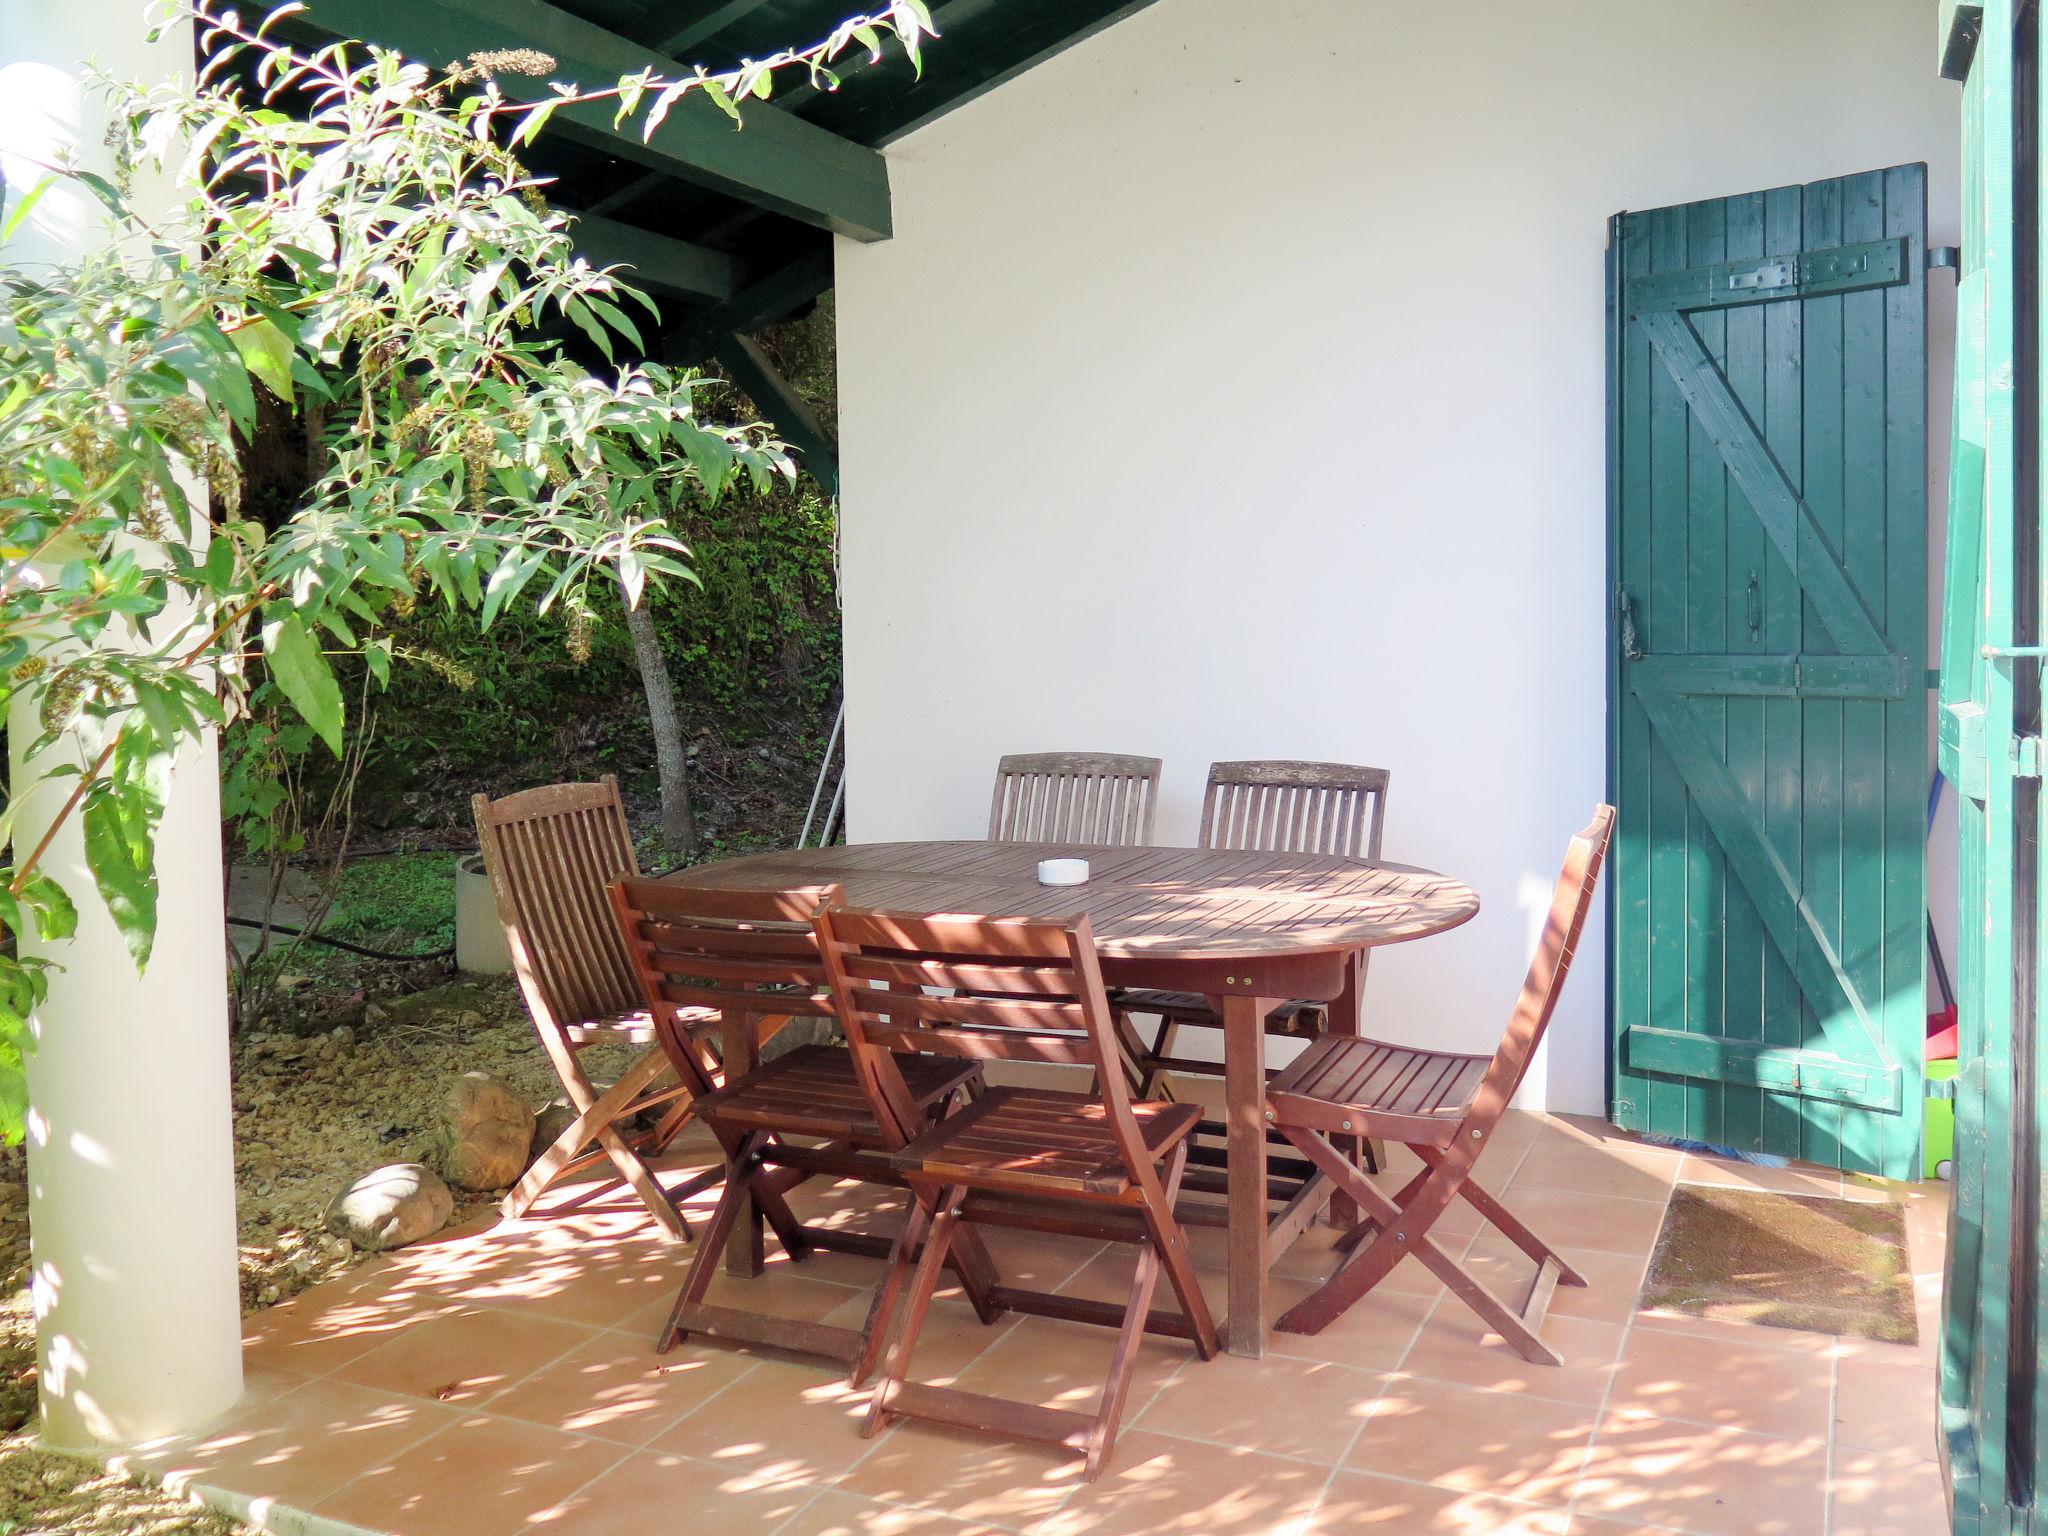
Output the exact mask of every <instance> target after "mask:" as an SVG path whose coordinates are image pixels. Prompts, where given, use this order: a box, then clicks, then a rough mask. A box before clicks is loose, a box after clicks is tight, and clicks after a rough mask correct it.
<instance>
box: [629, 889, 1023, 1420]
mask: <svg viewBox="0 0 2048 1536" xmlns="http://www.w3.org/2000/svg"><path fill="white" fill-rule="evenodd" d="M838 894H839V892H838V888H837V887H836V886H828V887H820V888H813V889H805V890H791V891H746V890H700V889H692V888H690V887H686V886H681V885H674V884H669V883H667V882H664V881H654V880H621V881H619V882H618V883H617V884H615V885H614V886H612V888H611V901H612V907H613V911H614V913H615V915H616V919H617V924H618V928H619V931H620V933H621V934H622V935H623V936H624V940H625V947H626V950H627V952H628V954H629V955H630V957H631V960H632V964H633V967H634V971H635V973H636V975H637V976H638V978H639V982H640V985H641V987H642V989H643V992H644V994H645V997H646V1000H647V1004H648V1008H649V1010H650V1012H651V1013H652V1015H653V1017H654V1021H655V1027H656V1030H657V1032H658V1034H659V1037H660V1040H661V1043H662V1045H663V1047H664V1048H665V1049H666V1050H667V1051H668V1053H669V1056H670V1059H671V1060H672V1061H673V1062H674V1064H675V1069H676V1074H677V1076H678V1077H679V1078H681V1080H682V1082H683V1083H684V1085H685V1086H686V1087H687V1088H688V1089H689V1090H690V1093H691V1096H692V1108H693V1109H694V1111H695V1113H696V1114H697V1116H698V1117H699V1118H700V1119H701V1120H702V1121H703V1122H704V1124H705V1125H707V1126H708V1127H710V1129H711V1132H712V1134H713V1135H714V1136H716V1137H717V1139H718V1143H719V1146H720V1148H721V1149H722V1150H723V1151H724V1153H725V1162H726V1170H727V1171H726V1181H725V1189H724V1191H723V1192H722V1193H721V1195H720V1196H719V1200H718V1205H717V1207H716V1208H715V1209H714V1210H713V1212H712V1215H711V1220H710V1223H709V1225H708V1226H707V1228H706V1230H705V1233H704V1241H703V1242H702V1243H701V1244H700V1245H699V1247H698V1250H697V1253H696V1255H695V1257H694V1259H693V1260H692V1262H691V1264H690V1268H689V1272H688V1274H687V1276H686V1277H685V1279H684V1281H683V1285H682V1288H681V1290H680V1291H679V1292H678V1293H677V1296H676V1303H675V1306H674V1308H673V1309H672V1310H671V1311H670V1313H669V1317H668V1321H667V1323H665V1324H664V1325H663V1327H662V1331H661V1335H660V1338H659V1340H658V1341H657V1344H656V1348H657V1351H659V1352H666V1351H668V1350H670V1349H672V1348H674V1347H675V1345H676V1343H677V1342H678V1341H679V1340H681V1339H683V1338H686V1337H688V1336H690V1335H692V1334H701V1335H704V1336H706V1337H709V1338H715V1339H723V1340H729V1341H733V1342H738V1343H746V1344H758V1345H766V1346H768V1347H770V1348H775V1349H787V1350H795V1351H798V1352H801V1353H805V1354H813V1355H822V1356H824V1357H826V1358H828V1359H834V1360H840V1361H843V1362H845V1363H846V1364H848V1365H849V1366H850V1367H851V1368H852V1377H853V1381H854V1383H855V1384H856V1385H858V1384H859V1383H860V1382H862V1381H863V1380H865V1379H866V1377H867V1376H868V1374H869V1373H870V1372H871V1371H872V1370H873V1368H874V1365H875V1351H877V1350H879V1348H880V1342H881V1341H880V1336H879V1334H878V1333H877V1332H876V1330H875V1329H874V1327H873V1323H874V1321H875V1317H876V1316H877V1315H879V1314H877V1313H871V1314H870V1317H869V1321H868V1323H867V1324H866V1325H864V1326H863V1327H861V1328H857V1329H856V1328H840V1327H831V1326H828V1325H826V1324H823V1323H810V1322H798V1321H792V1320H790V1319H786V1318H778V1317H771V1316H768V1315H766V1314H762V1313H756V1312H749V1311H746V1310H743V1309H741V1308H737V1307H726V1306H716V1305H712V1304H710V1303H708V1302H706V1301H705V1299H704V1298H705V1295H706V1294H707V1292H708V1291H709V1290H710V1288H711V1282H712V1280H713V1278H714V1277H715V1275H716V1274H717V1270H718V1264H719V1260H720V1256H721V1254H722V1253H723V1254H727V1255H728V1256H729V1257H731V1258H734V1259H736V1260H737V1263H736V1264H735V1265H734V1266H733V1267H734V1268H736V1269H738V1270H740V1271H742V1272H751V1273H758V1272H759V1270H760V1268H761V1261H762V1252H761V1246H762V1238H761V1229H762V1227H763V1225H764V1223H765V1225H766V1227H767V1228H768V1229H770V1230H772V1231H773V1232H774V1233H775V1236H776V1240H777V1241H778V1242H779V1243H780V1244H781V1245H782V1248H783V1251H784V1252H786V1253H787V1254H788V1255H789V1258H790V1260H791V1262H793V1263H801V1262H802V1261H803V1260H804V1259H806V1258H808V1257H809V1256H810V1254H811V1252H812V1251H813V1250H815V1249H829V1250H833V1251H837V1252H841V1253H863V1254H868V1255H871V1256H873V1257H876V1258H883V1257H887V1256H888V1255H889V1254H890V1253H891V1252H892V1251H893V1249H894V1241H895V1240H894V1239H892V1238H890V1237H884V1236H881V1235H878V1234H874V1233H868V1232H859V1231H852V1230H847V1229H842V1228H828V1227H823V1226H816V1225H813V1226H806V1225H804V1224H802V1223H801V1222H799V1221H798V1220H797V1218H796V1216H795V1215H794V1213H793V1212H792V1211H791V1210H790V1208H789V1204H788V1201H787V1199H786V1197H787V1195H788V1193H789V1191H790V1190H791V1189H793V1188H794V1187H796V1186H797V1185H798V1184H800V1183H802V1182H803V1181H804V1180H805V1179H808V1178H810V1177H813V1176H814V1175H820V1174H824V1175H829V1176H831V1177H834V1178H855V1179H864V1180H866V1181H867V1182H869V1183H875V1184H886V1185H891V1186H893V1187H895V1188H898V1189H901V1188H903V1186H904V1180H903V1178H902V1177H901V1175H900V1174H898V1173H897V1172H896V1170H895V1168H894V1167H893V1166H892V1164H891V1163H890V1161H889V1159H888V1157H887V1156H886V1153H887V1152H888V1151H889V1150H892V1149H894V1148H896V1147H900V1146H901V1145H902V1144H903V1141H904V1136H903V1134H902V1133H901V1132H900V1130H899V1129H898V1127H897V1126H896V1124H895V1122H894V1121H893V1120H892V1121H891V1122H890V1125H889V1130H888V1131H887V1132H886V1133H885V1132H884V1130H883V1128H882V1125H881V1123H880V1122H879V1121H878V1120H877V1118H876V1115H875V1113H874V1111H873V1109H872V1107H871V1106H870V1104H869V1100H868V1096H867V1094H866V1092H865V1091H864V1090H863V1089H862V1087H861V1084H860V1081H859V1078H858V1076H857V1074H856V1071H855V1067H854V1062H853V1058H852V1056H851V1055H850V1054H849V1053H848V1051H847V1049H846V1048H845V1047H844V1046H839V1045H805V1046H800V1047H798V1048H797V1049H796V1050H794V1051H791V1052H789V1053H787V1054H786V1055H783V1056H779V1057H777V1058H776V1059H775V1060H773V1061H771V1062H768V1063H766V1064H760V1063H759V1062H758V1061H757V1060H756V1059H755V1058H754V1056H753V1054H752V1048H753V1046H754V1045H755V1043H757V1042H758V1041H759V1040H761V1039H763V1038H765V1037H766V1036H767V1035H768V1034H769V1033H770V1032H772V1031H773V1030H774V1029H776V1028H779V1027H780V1026H781V1025H782V1023H783V1022H785V1021H786V1020H787V1019H790V1018H831V1017H833V1016H834V1013H835V1010H834V1006H833V1001H832V997H831V993H830V991H829V989H828V988H827V986H826V982H825V972H824V967H823V965H822V964H821V963H820V961H819V958H818V941H817V937H816V934H815V933H814V931H813V929H812V926H811V919H812V916H813V914H815V913H816V912H817V911H818V909H819V907H820V906H821V905H822V904H823V903H825V902H827V901H831V900H836V899H837V897H838ZM702 1010H713V1011H715V1012H717V1013H718V1015H719V1016H720V1017H721V1018H722V1019H723V1020H724V1023H725V1030H726V1035H725V1039H726V1048H725V1082H724V1085H723V1086H718V1085H717V1083H716V1082H715V1080H714V1076H713V1067H712V1064H711V1062H710V1061H709V1059H708V1056H707V1054H706V1052H705V1048H704V1042H703V1040H702V1038H701V1034H700V1032H699V1031H698V1030H696V1029H695V1028H694V1027H693V1025H692V1023H691V1020H692V1018H693V1017H694V1016H695V1015H696V1013H698V1012H699V1011H702ZM980 1075H981V1069H980V1066H979V1064H978V1063H976V1062H973V1061H961V1060H941V1059H938V1058H930V1059H927V1060H925V1061H922V1062H919V1063H916V1064H915V1065H914V1068H913V1070H912V1071H910V1072H909V1073H907V1074H906V1092H907V1100H906V1102H907V1103H908V1105H909V1106H910V1108H909V1114H910V1119H911V1122H912V1124H913V1125H915V1126H916V1127H917V1128H918V1129H922V1128H923V1126H924V1125H926V1124H928V1123H929V1122H930V1120H931V1118H932V1117H933V1116H934V1115H938V1114H944V1113H946V1112H948V1111H950V1110H952V1109H954V1108H956V1107H957V1106H958V1105H959V1104H960V1103H961V1102H963V1101H964V1098H965V1095H966V1093H967V1091H968V1090H969V1088H970V1087H972V1086H975V1085H977V1083H978V1079H979V1078H980ZM796 1138H801V1139H800V1140H799V1139H796ZM905 1203H906V1206H907V1205H908V1204H909V1202H908V1201H907V1200H906V1202H905ZM970 1257H972V1256H970ZM968 1269H969V1273H968V1276H967V1279H968V1291H969V1295H970V1296H971V1297H975V1298H977V1299H978V1301H979V1303H980V1304H981V1305H982V1306H983V1307H985V1308H987V1309H988V1310H987V1316H988V1317H989V1318H991V1319H993V1318H994V1316H995V1315H996V1314H995V1311H994V1308H993V1305H992V1304H991V1303H990V1302H989V1300H988V1291H989V1286H990V1285H991V1284H992V1283H993V1281H992V1277H990V1276H989V1275H988V1274H987V1272H986V1270H985V1269H983V1270H975V1269H974V1268H973V1266H972V1264H971V1263H970V1264H969V1265H968ZM878 1304H879V1293H878ZM871 1340H872V1343H870V1341H871Z"/></svg>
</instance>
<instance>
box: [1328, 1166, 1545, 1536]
mask: <svg viewBox="0 0 2048 1536" xmlns="http://www.w3.org/2000/svg"><path fill="white" fill-rule="evenodd" d="M1535 1149H1536V1141H1535V1139H1533V1138H1532V1139H1531V1141H1530V1142H1529V1145H1528V1146H1526V1147H1524V1148H1523V1149H1522V1155H1521V1156H1520V1157H1519V1158H1517V1159H1516V1161H1515V1166H1514V1169H1513V1171H1512V1172H1510V1173H1509V1174H1508V1176H1507V1177H1506V1178H1505V1179H1503V1180H1501V1187H1502V1188H1503V1189H1505V1188H1507V1187H1508V1185H1510V1184H1512V1183H1513V1182H1514V1181H1515V1177H1516V1175H1517V1174H1519V1173H1520V1172H1521V1171H1522V1167H1523V1165H1524V1164H1526V1163H1527V1162H1528V1161H1529V1154H1530V1153H1531V1152H1533V1151H1535ZM1475 1161H1476V1160H1475ZM1489 1225H1490V1223H1488V1222H1486V1221H1485V1220H1484V1218H1482V1219H1481V1221H1480V1226H1479V1230H1478V1231H1477V1232H1475V1233H1473V1234H1472V1235H1471V1236H1470V1237H1469V1238H1467V1239H1466V1241H1465V1246H1464V1247H1463V1248H1462V1249H1460V1250H1459V1253H1458V1257H1459V1259H1460V1260H1461V1261H1463V1260H1465V1259H1469V1258H1470V1257H1471V1256H1472V1250H1473V1248H1474V1247H1476V1246H1477V1245H1478V1242H1479V1239H1480V1238H1482V1237H1484V1236H1485V1235H1486V1231H1487V1227H1488V1226H1489ZM1331 1273H1332V1276H1333V1277H1334V1275H1335V1270H1334V1269H1333V1270H1332V1272H1331ZM1364 1299H1365V1298H1364V1297H1362V1296H1361V1297H1360V1298H1359V1300H1360V1301H1363V1300H1364ZM1450 1299H1451V1293H1450V1291H1449V1289H1448V1288H1446V1289H1444V1290H1443V1291H1442V1292H1440V1293H1439V1294H1438V1296H1437V1297H1436V1299H1435V1300H1434V1301H1432V1302H1431V1303H1430V1304H1429V1307H1428V1308H1427V1309H1426V1310H1425V1311H1424V1312H1423V1314H1422V1316H1421V1318H1420V1319H1419V1320H1418V1321H1417V1322H1416V1324H1415V1329H1414V1331H1413V1332H1412V1333H1410V1334H1409V1335H1408V1342H1407V1343H1406V1344H1405V1345H1403V1346H1402V1348H1401V1353H1400V1354H1398V1355H1396V1356H1395V1357H1394V1368H1393V1369H1392V1370H1391V1371H1388V1372H1386V1373H1385V1374H1384V1376H1383V1378H1382V1381H1381V1385H1380V1390H1379V1392H1378V1394H1377V1395H1376V1396H1375V1397H1374V1398H1373V1400H1372V1402H1371V1403H1370V1404H1368V1405H1367V1407H1366V1410H1365V1412H1364V1413H1363V1414H1362V1415H1361V1416H1360V1417H1359V1420H1358V1427H1357V1428H1356V1429H1354V1430H1352V1432H1351V1438H1350V1439H1348V1440H1346V1441H1345V1442H1344V1449H1343V1450H1341V1451H1339V1452H1338V1453H1337V1459H1336V1461H1335V1462H1333V1463H1332V1464H1331V1466H1330V1471H1329V1474H1328V1475H1327V1476H1326V1477H1324V1479H1323V1486H1322V1487H1321V1488H1319V1489H1317V1490H1316V1497H1315V1502H1314V1503H1312V1504H1310V1505H1309V1507H1308V1509H1307V1511H1306V1512H1305V1513H1304V1514H1303V1516H1302V1523H1303V1527H1305V1526H1306V1524H1307V1522H1309V1521H1311V1520H1313V1519H1314V1518H1315V1517H1316V1516H1317V1515H1318V1514H1320V1513H1322V1509H1323V1506H1324V1505H1325V1504H1327V1503H1328V1502H1329V1499H1330V1489H1331V1488H1332V1487H1333V1486H1334V1485H1335V1484H1336V1481H1337V1474H1338V1473H1340V1472H1342V1471H1344V1470H1345V1465H1346V1463H1348V1462H1349V1461H1350V1460H1351V1453H1352V1452H1353V1451H1355V1450H1357V1449H1358V1442H1359V1441H1360V1440H1361V1439H1363V1438H1364V1437H1365V1432H1366V1430H1367V1429H1368V1428H1369V1427H1371V1424H1372V1420H1373V1414H1374V1413H1375V1412H1376V1411H1377V1410H1378V1408H1379V1406H1380V1404H1381V1403H1383V1402H1385V1401H1386V1400H1387V1393H1389V1392H1390V1391H1392V1390H1393V1387H1394V1383H1395V1382H1396V1381H1399V1380H1410V1381H1412V1380H1416V1379H1418V1378H1416V1377H1413V1376H1408V1377H1403V1376H1402V1375H1400V1370H1401V1367H1402V1365H1404V1364H1405V1363H1406V1362H1407V1359H1408V1357H1409V1355H1411V1354H1413V1353H1414V1351H1415V1346H1416V1345H1417V1344H1419V1343H1420V1342H1421V1341H1422V1335H1423V1332H1424V1330H1425V1329H1427V1328H1428V1327H1429V1324H1430V1320H1431V1319H1432V1318H1434V1317H1435V1316H1436V1315H1437V1313H1439V1312H1441V1311H1442V1310H1443V1307H1444V1303H1446V1302H1447V1301H1449V1300H1450ZM1425 1486H1432V1487H1433V1486H1434V1485H1433V1484H1429V1485H1425ZM1567 1518H1569V1512H1567Z"/></svg>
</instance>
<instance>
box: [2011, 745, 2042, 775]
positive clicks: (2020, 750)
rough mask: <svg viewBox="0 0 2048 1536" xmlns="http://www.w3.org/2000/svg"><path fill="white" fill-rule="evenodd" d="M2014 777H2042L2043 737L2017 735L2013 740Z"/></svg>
mask: <svg viewBox="0 0 2048 1536" xmlns="http://www.w3.org/2000/svg"><path fill="white" fill-rule="evenodd" d="M2012 771H2013V777H2015V778H2020V779H2038V778H2039V777H2041V738H2040V737H2038V736H2015V737H2014V738H2013V740H2012Z"/></svg>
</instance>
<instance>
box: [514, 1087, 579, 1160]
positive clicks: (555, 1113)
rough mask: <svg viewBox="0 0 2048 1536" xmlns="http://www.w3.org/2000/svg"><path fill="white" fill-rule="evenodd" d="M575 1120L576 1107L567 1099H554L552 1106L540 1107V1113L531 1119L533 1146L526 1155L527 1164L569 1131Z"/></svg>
mask: <svg viewBox="0 0 2048 1536" xmlns="http://www.w3.org/2000/svg"><path fill="white" fill-rule="evenodd" d="M575 1119H576V1106H575V1105H573V1104H571V1103H570V1102H569V1101H568V1100H567V1099H556V1100H555V1101H554V1102H553V1103H552V1104H545V1105H542V1106H541V1112H540V1113H539V1114H538V1115H535V1116H534V1118H533V1146H532V1148H531V1149H530V1150H529V1152H528V1153H527V1159H526V1160H527V1162H528V1163H529V1164H531V1163H532V1162H533V1160H534V1159H535V1158H537V1157H539V1156H540V1155H541V1153H543V1152H545V1151H547V1149H548V1148H549V1147H552V1146H553V1145H554V1144H555V1138H556V1137H557V1136H559V1135H561V1134H562V1132H564V1131H566V1130H567V1129H569V1127H570V1125H571V1124H573V1123H574V1122H575Z"/></svg>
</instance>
